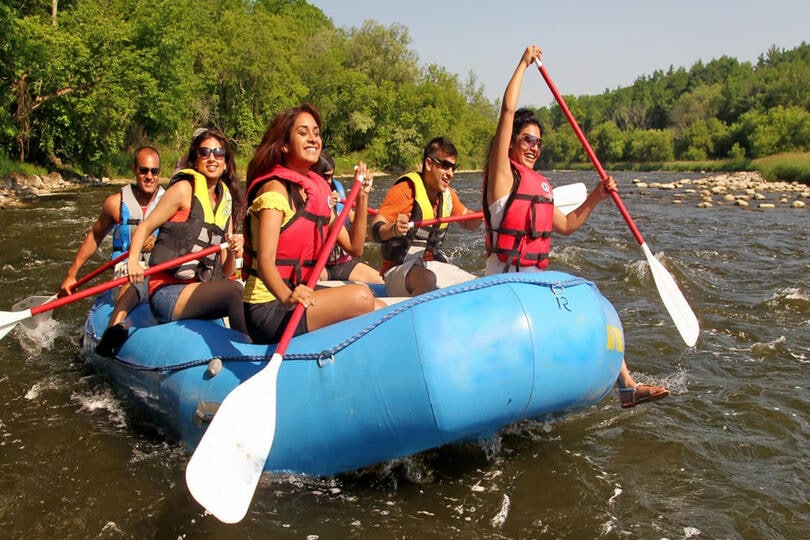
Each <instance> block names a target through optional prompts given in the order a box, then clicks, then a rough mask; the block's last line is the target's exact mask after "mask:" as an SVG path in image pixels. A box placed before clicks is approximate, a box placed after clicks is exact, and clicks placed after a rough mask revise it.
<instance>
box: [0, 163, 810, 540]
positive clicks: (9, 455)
mask: <svg viewBox="0 0 810 540" xmlns="http://www.w3.org/2000/svg"><path fill="white" fill-rule="evenodd" d="M548 176H549V177H550V178H551V179H552V181H553V182H555V183H556V184H558V185H562V184H567V183H571V182H575V181H585V182H586V183H587V184H588V185H593V183H594V182H595V180H596V175H595V174H594V173H575V172H554V173H549V174H548ZM698 176H699V175H684V174H677V175H675V174H665V173H632V174H631V173H618V174H617V175H616V177H617V181H618V182H619V186H620V191H621V193H622V199H623V201H624V202H625V204H626V206H627V208H628V210H629V212H630V215H631V216H633V218H634V220H635V221H636V225H637V226H638V228H639V230H640V231H641V233H642V234H643V235H644V237H645V239H646V241H647V243H648V245H649V246H650V247H651V249H653V251H656V252H658V256H659V258H660V260H661V261H662V262H663V264H664V265H665V266H666V267H667V269H668V270H669V271H670V272H671V273H672V275H673V276H674V277H675V279H676V280H677V281H678V283H679V284H680V286H681V289H682V291H683V293H684V295H685V296H686V298H687V299H688V300H689V302H690V304H691V306H692V307H693V309H694V311H695V312H696V314H697V316H698V318H699V320H700V322H701V335H700V339H699V341H698V343H697V345H696V346H695V347H694V348H688V347H686V346H685V345H684V344H683V342H682V341H681V339H680V337H679V334H678V332H677V330H676V329H675V327H674V325H673V323H672V322H671V320H670V319H669V318H668V315H667V313H666V311H665V309H664V307H663V305H662V303H661V301H660V297H659V296H658V293H657V291H656V288H655V285H654V283H653V281H652V278H651V276H650V275H649V273H648V267H647V264H646V262H645V258H644V255H643V252H642V251H641V249H640V248H639V246H638V244H637V243H636V242H635V240H634V238H633V237H632V235H631V234H630V232H629V230H628V228H627V226H626V224H625V223H624V221H623V220H622V218H621V216H620V215H619V213H618V212H617V211H616V209H615V207H614V206H613V204H612V203H611V202H610V200H607V201H605V202H604V203H603V204H602V205H601V206H600V208H599V209H598V210H597V211H596V212H595V213H594V214H593V215H592V216H591V219H590V220H589V222H588V224H586V225H585V226H584V227H583V228H582V229H580V230H579V231H578V232H577V233H575V234H574V235H572V236H570V237H565V238H563V237H555V239H554V240H553V245H554V249H553V252H552V263H551V264H552V267H553V268H555V269H560V270H565V271H568V272H571V273H574V274H577V275H582V276H585V277H587V278H588V279H591V280H593V281H594V282H595V283H596V284H597V285H598V286H599V288H600V290H602V292H603V294H605V296H606V297H607V298H608V299H610V300H611V302H612V303H613V304H614V305H615V307H616V309H617V311H618V313H619V315H620V316H621V318H622V321H623V324H624V330H625V339H626V348H627V359H628V364H629V366H630V368H631V370H632V371H633V372H634V374H635V376H636V379H637V380H638V381H640V382H656V381H660V382H662V383H664V384H666V385H668V386H669V388H670V390H671V392H672V393H671V395H670V396H669V397H668V398H666V399H664V400H662V401H659V402H656V403H652V404H647V405H643V406H640V407H637V408H635V409H630V410H622V409H621V408H620V407H619V400H618V395H617V393H616V392H615V391H614V392H613V393H611V394H609V395H608V396H607V397H605V399H604V400H603V401H602V402H600V403H599V404H598V405H596V406H594V407H592V408H590V409H589V410H586V411H582V412H579V413H576V414H573V415H570V416H567V417H564V418H561V419H557V420H554V421H545V422H539V421H526V422H521V423H520V424H517V425H513V426H509V427H508V428H506V429H504V430H503V431H502V432H501V433H499V434H498V435H497V436H496V437H494V438H492V439H490V440H487V441H482V442H481V443H479V444H467V445H457V446H451V447H446V448H441V449H437V450H433V451H430V452H426V453H423V454H420V455H418V456H413V457H410V458H407V459H403V460H397V461H393V462H388V463H383V464H380V465H379V466H377V467H373V468H370V469H368V470H364V471H362V472H358V473H351V474H346V475H342V476H339V477H336V478H304V477H298V476H281V475H272V476H271V475H265V476H264V477H263V479H262V481H261V483H260V484H259V487H258V490H257V493H256V497H255V499H254V503H253V505H252V507H251V509H250V511H249V513H248V515H247V517H246V518H245V519H244V520H243V521H242V522H241V523H239V524H237V525H231V526H226V525H223V524H221V523H219V522H218V521H217V520H216V519H214V518H213V517H211V516H210V515H206V514H205V513H204V512H203V510H202V509H201V508H200V507H199V506H198V505H197V504H196V503H195V502H194V500H193V499H192V498H191V496H190V495H189V494H188V492H187V490H186V488H185V483H184V477H183V474H184V470H185V464H186V460H187V455H186V454H185V453H184V451H183V450H182V448H180V447H179V446H178V445H177V444H176V443H174V442H173V441H166V440H164V439H162V438H161V437H160V436H158V435H157V434H155V433H154V432H152V431H149V430H148V429H147V428H145V427H144V426H143V425H141V424H140V423H139V421H138V418H137V417H136V416H133V415H132V414H130V412H129V409H128V406H127V403H125V402H122V401H121V400H119V399H118V398H117V397H116V395H115V394H114V393H113V392H112V390H111V388H110V387H109V386H108V384H107V383H106V382H105V381H104V380H103V379H102V378H101V377H99V376H98V375H96V374H95V373H94V372H93V371H92V370H91V369H90V368H88V367H86V366H85V365H84V364H83V363H82V361H81V358H80V357H79V352H78V351H79V347H78V343H77V340H78V336H79V331H80V328H81V325H82V323H83V320H84V316H85V313H86V310H87V309H88V307H89V305H90V301H89V300H85V301H81V302H76V303H74V304H70V305H68V306H65V307H63V308H60V309H58V310H56V312H55V314H54V317H53V319H51V320H50V321H46V322H45V323H44V324H42V325H41V326H40V327H39V332H38V333H32V332H28V331H26V330H25V328H24V327H22V325H18V326H17V328H16V329H15V330H14V331H12V332H11V333H10V334H9V335H7V336H6V337H5V338H3V339H2V341H0V361H2V365H3V370H2V372H0V531H2V532H1V533H0V537H4V538H52V537H64V538H88V537H100V538H223V539H224V538H228V539H230V538H233V537H245V538H248V537H249V538H270V537H272V538H307V539H316V538H322V539H323V538H422V539H425V538H448V537H451V538H510V539H511V538H539V537H555V538H566V537H570V538H597V537H599V538H627V537H630V538H692V537H697V536H700V537H703V538H807V537H808V535H810V503H809V502H808V501H809V500H810V472H808V471H810V419H809V418H808V411H809V410H810V407H808V402H809V401H810V390H808V389H810V369H808V368H809V367H810V366H809V365H808V364H809V363H810V358H808V351H810V298H809V297H808V275H810V254H808V246H810V213H808V211H807V210H801V209H790V208H787V207H784V206H777V208H776V209H770V210H764V211H759V210H751V209H742V208H739V207H736V206H728V205H727V206H717V207H715V208H712V209H698V208H696V207H695V204H696V203H697V200H696V199H695V200H688V201H687V202H686V203H684V204H681V205H675V204H672V202H671V200H672V199H671V195H670V194H669V193H667V194H666V195H662V194H661V193H664V192H658V191H647V192H640V191H639V190H637V189H636V188H635V187H634V184H633V183H632V179H633V178H641V179H644V180H647V181H662V182H667V181H672V180H677V179H681V178H684V177H687V178H688V177H692V178H696V177H698ZM376 184H377V188H376V189H375V191H374V193H373V194H372V204H374V205H378V204H379V201H380V199H381V197H382V193H383V192H384V188H385V187H386V186H387V185H390V179H384V178H383V179H378V180H377V182H376ZM454 185H455V186H456V188H457V189H458V190H459V192H460V193H461V196H462V199H463V200H464V201H465V202H466V203H467V204H468V205H469V206H470V207H471V208H473V209H478V208H480V202H479V200H480V175H477V174H458V175H457V176H456V179H455V181H454ZM115 189H116V188H114V187H101V188H87V189H85V190H83V191H81V192H77V193H72V194H68V195H63V196H57V197H53V198H49V199H47V200H44V201H43V202H42V203H41V204H39V205H38V206H37V207H36V208H30V209H13V210H3V211H0V230H1V231H2V234H0V304H2V306H3V309H6V310H7V309H10V307H11V305H12V304H14V303H15V302H16V301H18V300H20V299H22V298H25V297H27V296H30V295H32V294H50V293H51V292H52V291H54V290H55V289H57V288H58V285H59V283H60V282H61V280H62V278H63V277H64V274H65V271H66V270H67V267H68V265H69V263H70V261H71V260H72V257H73V255H74V253H75V251H76V249H77V247H78V244H79V242H80V241H81V239H82V237H83V235H84V234H85V232H86V231H87V229H88V228H89V226H90V224H91V222H92V221H93V219H94V218H95V217H96V215H97V213H98V212H99V209H100V204H101V201H102V200H103V198H104V197H105V196H106V195H108V194H109V193H112V192H113V191H114V190H115ZM770 197H772V198H774V199H776V194H773V195H771V196H770ZM451 230H452V232H451V233H450V234H449V235H448V239H447V242H446V245H447V247H448V250H447V251H448V252H449V254H451V256H452V257H453V260H454V261H455V262H456V263H457V264H459V265H461V266H463V267H465V268H467V269H468V270H471V271H474V272H477V273H479V274H480V273H481V271H482V269H483V266H484V258H483V236H482V234H481V232H480V231H479V232H477V233H468V232H465V231H461V228H460V227H458V226H451ZM103 251H104V252H105V253H109V245H108V244H105V249H104V250H103ZM366 255H367V258H368V259H369V260H370V261H371V262H376V261H377V260H378V257H379V255H378V249H377V247H375V246H369V248H368V249H367V252H366ZM104 261H105V259H104V258H103V257H102V256H101V255H98V256H97V257H96V258H94V259H93V260H92V262H91V263H89V264H88V265H86V268H85V270H84V271H85V272H86V271H89V270H90V269H92V268H94V267H95V266H98V265H100V264H102V263H103V262H104ZM106 277H107V278H109V277H110V276H109V274H107V276H106ZM493 324H497V321H493ZM436 339H441V336H436ZM458 354H459V355H463V354H464V351H458ZM452 361H453V359H452V358H448V362H452ZM357 444H359V445H360V444H364V442H363V441H357Z"/></svg>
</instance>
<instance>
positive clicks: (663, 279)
mask: <svg viewBox="0 0 810 540" xmlns="http://www.w3.org/2000/svg"><path fill="white" fill-rule="evenodd" d="M641 249H642V250H643V251H644V255H645V256H646V257H647V262H648V263H649V265H650V271H651V272H652V276H653V280H655V286H656V287H657V288H658V294H659V295H660V296H661V300H662V301H663V302H664V306H666V308H667V311H668V312H669V316H670V317H672V320H673V322H674V323H675V326H676V327H677V328H678V332H680V333H681V337H682V338H683V340H684V342H685V343H686V344H687V345H689V346H690V347H693V346H694V345H695V343H697V340H698V335H699V334H700V324H699V323H698V320H697V317H696V316H695V312H694V311H692V308H691V306H689V302H687V301H686V298H684V296H683V293H682V292H681V289H680V288H678V284H677V283H675V279H674V278H673V277H672V274H670V273H669V272H668V271H667V269H666V268H664V265H663V264H661V262H660V261H659V260H658V259H656V258H655V255H653V253H652V251H650V248H649V247H647V244H646V243H644V244H641Z"/></svg>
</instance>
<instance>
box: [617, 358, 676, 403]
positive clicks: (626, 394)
mask: <svg viewBox="0 0 810 540" xmlns="http://www.w3.org/2000/svg"><path fill="white" fill-rule="evenodd" d="M616 384H617V385H618V386H619V402H620V403H621V405H622V408H623V409H628V408H630V407H635V406H636V405H641V404H642V403H647V402H648V401H655V400H657V399H661V398H665V397H667V396H668V395H669V390H667V388H666V387H665V386H653V385H649V384H636V381H635V380H633V376H632V375H630V370H629V369H627V362H626V361H624V360H622V368H621V370H619V376H618V377H616Z"/></svg>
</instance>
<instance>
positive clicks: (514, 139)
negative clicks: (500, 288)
mask: <svg viewBox="0 0 810 540" xmlns="http://www.w3.org/2000/svg"><path fill="white" fill-rule="evenodd" d="M540 55H541V51H540V48H539V47H537V46H536V45H530V46H529V47H527V48H526V50H525V51H524V53H523V55H522V57H521V59H520V62H518V65H517V67H516V68H515V72H514V73H513V74H512V78H511V79H510V80H509V83H508V84H507V86H506V90H505V92H504V95H503V101H502V103H501V115H500V118H499V119H498V127H497V129H496V131H495V137H494V139H493V141H492V146H491V147H490V151H489V158H488V161H487V165H486V168H485V170H484V188H483V197H484V224H485V226H486V250H487V262H486V274H487V275H490V274H497V273H503V272H517V271H520V272H539V271H542V270H544V269H545V268H546V267H547V266H548V254H549V251H550V249H551V232H552V231H554V232H558V233H562V234H565V235H569V234H571V233H573V232H574V231H576V230H577V229H578V228H579V227H580V226H582V224H583V223H585V221H586V220H587V219H588V216H589V215H590V214H591V212H592V211H593V210H594V208H596V205H598V204H599V203H600V202H601V201H603V200H604V199H605V198H607V197H608V196H609V195H610V191H611V190H615V189H616V182H615V181H614V179H613V177H612V176H609V177H607V178H605V179H604V180H601V181H600V182H599V183H598V184H597V185H596V187H595V188H594V189H593V191H591V193H590V194H588V198H587V199H586V200H585V202H584V203H583V204H582V205H581V206H580V207H579V208H577V209H576V210H574V211H573V212H571V213H569V214H568V215H565V214H563V212H561V211H560V210H559V209H558V208H555V206H554V198H553V191H552V187H551V183H550V182H549V181H548V179H546V177H545V176H543V175H541V174H540V173H538V172H536V171H535V170H534V166H535V164H536V163H537V160H538V159H539V157H540V152H541V151H542V149H543V139H542V137H543V129H542V127H541V125H540V121H539V120H538V118H537V116H535V114H534V113H533V112H532V111H530V110H528V109H517V104H518V101H519V98H520V87H521V85H522V83H523V74H524V73H525V72H526V69H527V68H529V67H530V66H531V65H532V64H533V63H534V61H535V59H539V58H540ZM616 382H617V384H618V385H619V398H620V401H621V406H622V407H623V408H628V407H634V406H636V405H638V404H641V403H646V402H648V401H653V400H656V399H661V398H663V397H666V396H667V395H669V391H668V390H667V389H666V388H664V387H663V386H651V385H646V384H636V382H635V381H634V380H633V377H632V376H631V375H630V372H629V370H628V369H627V364H626V363H625V362H622V367H621V371H620V372H619V377H618V379H617V381H616Z"/></svg>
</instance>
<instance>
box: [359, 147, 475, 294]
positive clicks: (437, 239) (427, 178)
mask: <svg viewBox="0 0 810 540" xmlns="http://www.w3.org/2000/svg"><path fill="white" fill-rule="evenodd" d="M457 155H458V152H457V151H456V147H455V145H453V143H452V142H451V141H450V139H449V138H447V137H436V138H435V139H432V140H431V141H430V142H429V143H428V144H427V146H425V151H424V154H423V155H422V172H420V173H416V172H411V173H408V174H406V175H404V176H402V177H401V178H399V179H398V180H397V181H396V182H395V183H394V185H393V186H391V188H390V189H389V190H388V193H386V195H385V199H384V200H383V202H382V205H381V206H380V210H379V212H378V214H377V216H376V217H375V218H374V221H373V222H372V223H371V235H372V238H373V239H374V240H375V241H376V242H380V243H382V249H381V255H382V266H381V268H380V274H381V275H382V276H383V278H384V279H385V287H386V289H387V291H388V294H389V295H390V296H416V295H419V294H422V293H426V292H429V291H432V290H434V289H437V288H441V287H447V286H449V285H453V284H455V283H461V282H464V281H468V280H470V279H474V278H475V276H474V275H473V274H470V273H469V272H465V271H464V270H462V269H460V268H458V267H457V266H454V265H452V264H449V263H448V262H447V258H446V257H445V255H444V253H443V252H442V251H441V247H442V243H443V242H444V238H445V236H446V233H447V223H440V224H435V225H430V226H419V225H418V223H417V224H416V225H415V226H414V227H413V228H411V227H410V226H409V222H412V221H413V222H419V221H421V220H428V219H433V218H441V217H448V216H461V215H465V214H471V213H473V211H472V210H470V209H469V208H467V207H466V206H464V204H462V202H461V201H460V200H459V198H458V194H457V193H456V191H455V190H454V189H453V188H452V187H450V182H451V181H452V180H453V174H454V173H455V171H456V167H457V165H456V157H457ZM460 223H461V224H462V225H463V226H464V228H466V229H469V230H475V229H477V228H478V227H479V226H480V225H481V220H480V219H472V220H467V221H462V222H460Z"/></svg>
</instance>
